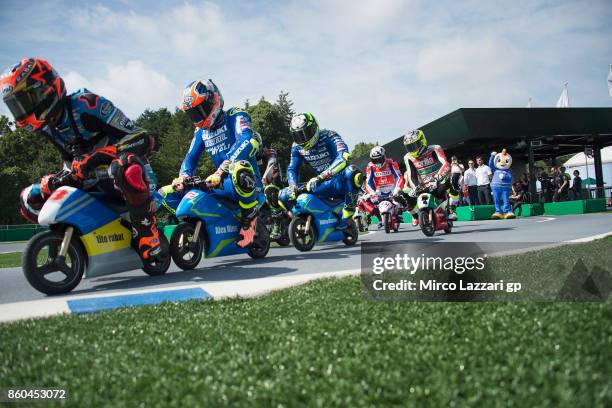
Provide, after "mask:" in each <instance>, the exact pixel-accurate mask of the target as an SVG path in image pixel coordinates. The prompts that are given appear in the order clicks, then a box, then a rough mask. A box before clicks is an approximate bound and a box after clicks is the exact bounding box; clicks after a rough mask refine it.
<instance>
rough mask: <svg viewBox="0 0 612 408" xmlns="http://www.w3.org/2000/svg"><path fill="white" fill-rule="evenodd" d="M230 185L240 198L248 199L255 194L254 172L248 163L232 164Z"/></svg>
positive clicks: (242, 161)
mask: <svg viewBox="0 0 612 408" xmlns="http://www.w3.org/2000/svg"><path fill="white" fill-rule="evenodd" d="M231 173H232V183H233V184H234V188H235V189H236V192H237V193H238V195H239V196H241V197H250V196H251V195H253V193H254V192H255V187H256V182H255V172H254V171H253V166H252V165H251V163H250V162H248V161H246V160H240V161H238V162H234V163H233V167H232V168H231Z"/></svg>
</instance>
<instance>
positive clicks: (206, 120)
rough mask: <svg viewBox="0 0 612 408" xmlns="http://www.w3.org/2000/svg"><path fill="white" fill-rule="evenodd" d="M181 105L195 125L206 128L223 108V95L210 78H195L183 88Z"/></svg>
mask: <svg viewBox="0 0 612 408" xmlns="http://www.w3.org/2000/svg"><path fill="white" fill-rule="evenodd" d="M181 107H182V108H183V110H184V111H185V113H187V115H188V116H189V118H190V119H191V121H192V122H193V125H194V126H195V127H198V128H202V129H208V128H210V127H211V126H213V125H214V124H215V121H216V120H217V118H218V117H219V115H220V114H221V111H222V110H223V97H222V96H221V92H220V91H219V88H217V85H215V84H214V82H213V81H212V80H211V79H208V80H206V81H202V80H197V81H193V82H190V83H189V84H187V86H186V87H185V89H184V90H183V103H182V104H181Z"/></svg>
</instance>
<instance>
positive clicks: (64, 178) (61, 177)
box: [40, 170, 75, 197]
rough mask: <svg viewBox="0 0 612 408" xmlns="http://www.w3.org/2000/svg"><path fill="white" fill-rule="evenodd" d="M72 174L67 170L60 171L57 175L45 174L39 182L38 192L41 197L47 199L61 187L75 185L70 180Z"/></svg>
mask: <svg viewBox="0 0 612 408" xmlns="http://www.w3.org/2000/svg"><path fill="white" fill-rule="evenodd" d="M71 176H72V173H71V172H70V171H68V170H62V171H60V172H59V173H55V174H47V175H46V176H44V177H43V178H42V179H41V180H40V192H41V193H42V195H43V197H48V196H50V195H51V193H53V192H54V191H55V190H57V189H58V188H60V187H62V186H69V185H73V184H75V183H74V181H73V180H72V177H71Z"/></svg>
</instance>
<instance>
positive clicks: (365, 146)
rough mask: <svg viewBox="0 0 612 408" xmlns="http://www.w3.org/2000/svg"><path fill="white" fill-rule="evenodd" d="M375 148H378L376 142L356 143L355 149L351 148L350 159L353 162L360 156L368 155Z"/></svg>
mask: <svg viewBox="0 0 612 408" xmlns="http://www.w3.org/2000/svg"><path fill="white" fill-rule="evenodd" d="M375 146H378V142H376V143H367V142H359V143H357V144H356V145H355V147H354V148H353V151H352V152H351V157H352V159H353V160H355V159H359V158H360V157H362V156H365V155H369V154H370V150H372V148H373V147H375Z"/></svg>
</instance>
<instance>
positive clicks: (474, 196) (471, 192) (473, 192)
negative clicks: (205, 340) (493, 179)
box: [468, 186, 478, 205]
mask: <svg viewBox="0 0 612 408" xmlns="http://www.w3.org/2000/svg"><path fill="white" fill-rule="evenodd" d="M468 202H469V204H470V205H478V186H468Z"/></svg>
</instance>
